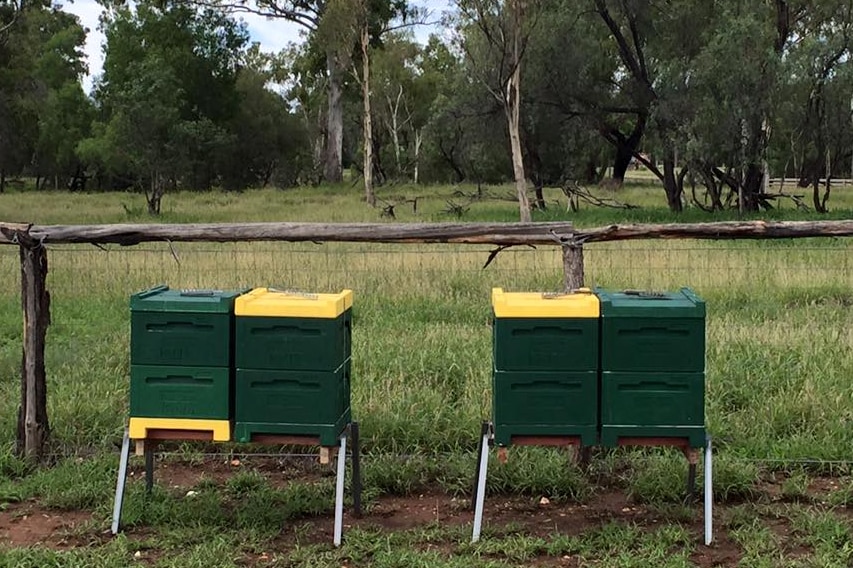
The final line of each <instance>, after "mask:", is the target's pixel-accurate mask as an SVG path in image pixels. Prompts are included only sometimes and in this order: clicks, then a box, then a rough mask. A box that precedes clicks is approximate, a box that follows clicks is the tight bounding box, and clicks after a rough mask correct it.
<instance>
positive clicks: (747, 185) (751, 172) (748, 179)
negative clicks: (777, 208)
mask: <svg viewBox="0 0 853 568" xmlns="http://www.w3.org/2000/svg"><path fill="white" fill-rule="evenodd" d="M763 177H764V169H763V168H762V167H761V165H759V164H754V163H753V164H749V165H748V166H747V167H746V172H744V176H743V182H742V183H741V187H740V194H739V200H740V206H739V207H740V211H741V213H743V212H746V211H758V209H759V207H760V206H761V199H760V197H759V195H760V194H761V186H762V178H763Z"/></svg>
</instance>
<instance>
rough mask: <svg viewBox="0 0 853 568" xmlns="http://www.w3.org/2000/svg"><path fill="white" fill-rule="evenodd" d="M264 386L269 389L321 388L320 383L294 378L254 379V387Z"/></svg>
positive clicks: (316, 389)
mask: <svg viewBox="0 0 853 568" xmlns="http://www.w3.org/2000/svg"><path fill="white" fill-rule="evenodd" d="M256 387H263V388H268V389H284V388H294V387H295V388H300V389H306V390H315V391H318V390H320V385H319V384H317V383H311V382H307V381H296V380H293V379H273V380H271V381H252V388H256Z"/></svg>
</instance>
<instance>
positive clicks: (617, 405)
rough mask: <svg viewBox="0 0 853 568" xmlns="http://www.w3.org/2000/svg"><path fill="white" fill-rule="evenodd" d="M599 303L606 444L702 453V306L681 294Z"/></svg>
mask: <svg viewBox="0 0 853 568" xmlns="http://www.w3.org/2000/svg"><path fill="white" fill-rule="evenodd" d="M596 294H597V295H598V296H599V298H600V299H601V316H602V317H601V443H602V444H603V445H605V446H615V445H617V444H618V443H619V440H620V439H630V438H680V439H688V440H689V444H690V446H691V447H694V448H696V447H702V446H704V445H705V427H704V422H705V399H704V392H705V303H704V302H703V301H702V300H701V299H699V297H698V296H696V294H694V293H693V291H692V290H690V289H689V288H682V289H681V290H680V291H678V292H665V293H647V292H606V291H604V290H596Z"/></svg>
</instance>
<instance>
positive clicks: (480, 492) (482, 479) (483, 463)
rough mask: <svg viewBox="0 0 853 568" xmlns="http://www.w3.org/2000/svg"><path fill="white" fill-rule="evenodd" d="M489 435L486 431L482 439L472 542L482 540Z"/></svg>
mask: <svg viewBox="0 0 853 568" xmlns="http://www.w3.org/2000/svg"><path fill="white" fill-rule="evenodd" d="M489 436H490V433H489V432H486V433H484V434H483V437H482V439H480V444H482V446H481V451H480V467H479V471H480V475H479V477H478V478H477V499H476V503H475V505H474V534H473V535H472V536H471V542H477V541H479V540H480V532H481V531H482V529H483V505H484V503H485V501H486V471H487V470H488V468H489Z"/></svg>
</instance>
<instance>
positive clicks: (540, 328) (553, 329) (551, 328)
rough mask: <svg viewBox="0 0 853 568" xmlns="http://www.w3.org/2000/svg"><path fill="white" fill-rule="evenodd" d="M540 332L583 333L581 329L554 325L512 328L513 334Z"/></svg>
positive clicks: (552, 333) (535, 333)
mask: <svg viewBox="0 0 853 568" xmlns="http://www.w3.org/2000/svg"><path fill="white" fill-rule="evenodd" d="M540 333H547V334H549V335H581V334H583V331H581V330H580V329H566V328H563V327H556V326H536V327H531V328H529V329H514V330H512V334H513V335H538V334H540Z"/></svg>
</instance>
